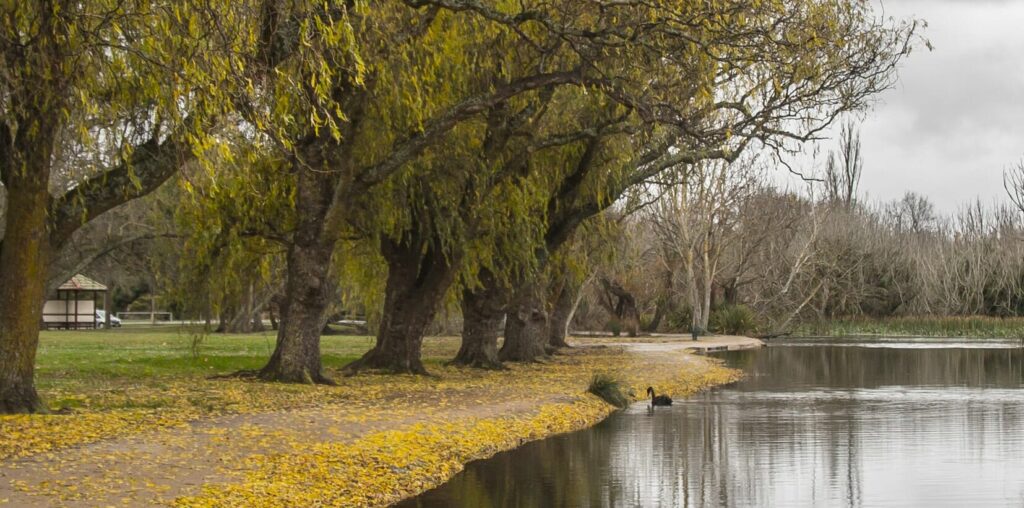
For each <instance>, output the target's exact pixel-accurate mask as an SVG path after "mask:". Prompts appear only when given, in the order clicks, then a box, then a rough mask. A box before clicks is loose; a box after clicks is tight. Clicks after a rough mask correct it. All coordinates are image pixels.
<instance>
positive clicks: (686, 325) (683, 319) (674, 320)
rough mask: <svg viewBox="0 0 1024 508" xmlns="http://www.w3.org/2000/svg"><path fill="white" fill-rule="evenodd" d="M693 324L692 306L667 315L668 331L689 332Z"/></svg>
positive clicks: (674, 310) (675, 310) (676, 309)
mask: <svg viewBox="0 0 1024 508" xmlns="http://www.w3.org/2000/svg"><path fill="white" fill-rule="evenodd" d="M692 324H693V310H691V309H690V306H688V305H687V306H685V307H681V308H675V309H672V310H670V311H668V312H667V313H665V324H664V328H665V329H666V330H670V331H674V332H681V331H688V330H689V329H690V325H692Z"/></svg>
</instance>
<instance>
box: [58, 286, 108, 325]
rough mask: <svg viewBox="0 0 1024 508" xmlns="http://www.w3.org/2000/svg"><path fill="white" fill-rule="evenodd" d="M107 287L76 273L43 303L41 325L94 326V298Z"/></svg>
mask: <svg viewBox="0 0 1024 508" xmlns="http://www.w3.org/2000/svg"><path fill="white" fill-rule="evenodd" d="M106 291H107V287H106V286H104V285H103V284H100V283H99V282H96V281H94V280H92V279H90V278H89V277H86V276H85V275H82V274H78V275H75V276H74V277H71V279H69V280H68V281H67V282H65V283H63V284H61V285H60V287H59V288H57V295H56V298H53V299H48V300H46V303H45V304H44V305H43V326H45V327H46V328H63V329H66V330H78V329H82V328H96V300H97V298H98V297H100V295H102V294H103V293H105V292H106Z"/></svg>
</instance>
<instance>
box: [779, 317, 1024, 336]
mask: <svg viewBox="0 0 1024 508" xmlns="http://www.w3.org/2000/svg"><path fill="white" fill-rule="evenodd" d="M793 335H794V336H797V337H840V336H851V335H875V336H895V337H968V338H1013V339H1016V338H1020V337H1024V318H1020V317H1015V318H997V317H989V316H968V317H958V316H949V317H942V316H904V317H891V318H881V319H876V318H843V319H834V320H831V321H823V322H817V323H805V324H802V325H799V326H797V327H796V328H795V329H794V330H793Z"/></svg>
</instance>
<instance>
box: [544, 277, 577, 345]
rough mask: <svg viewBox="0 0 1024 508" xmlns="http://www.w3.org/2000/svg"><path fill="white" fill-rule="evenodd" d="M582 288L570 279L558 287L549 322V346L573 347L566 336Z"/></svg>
mask: <svg viewBox="0 0 1024 508" xmlns="http://www.w3.org/2000/svg"><path fill="white" fill-rule="evenodd" d="M580 289H581V288H579V287H577V286H576V285H575V284H572V283H571V282H569V281H565V282H564V283H563V284H561V287H560V288H558V292H557V294H556V295H555V297H554V305H552V306H551V320H550V322H549V323H548V345H549V346H551V347H553V348H556V349H557V348H567V347H571V346H569V343H568V342H566V341H565V337H566V336H567V335H568V334H569V320H570V319H571V318H572V315H573V311H574V310H575V309H576V294H577V293H579V292H580Z"/></svg>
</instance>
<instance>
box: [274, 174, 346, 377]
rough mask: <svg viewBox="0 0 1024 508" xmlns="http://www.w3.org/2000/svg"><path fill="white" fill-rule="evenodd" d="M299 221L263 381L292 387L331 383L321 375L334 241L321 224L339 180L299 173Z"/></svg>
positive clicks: (331, 292) (330, 175)
mask: <svg viewBox="0 0 1024 508" xmlns="http://www.w3.org/2000/svg"><path fill="white" fill-rule="evenodd" d="M297 187H298V188H297V190H298V197H297V199H296V205H295V206H296V212H297V214H296V215H297V216H298V218H299V222H298V225H297V226H296V230H295V235H294V239H293V241H292V244H291V246H289V248H288V271H287V281H286V283H285V295H284V299H283V306H282V308H281V325H280V327H279V328H278V330H277V346H276V347H275V348H274V354H273V355H272V356H271V357H270V361H269V362H267V365H266V366H264V367H263V369H262V370H260V373H259V377H260V378H261V379H264V380H267V381H284V382H289V383H326V384H329V383H330V382H331V380H330V379H328V378H327V377H326V376H324V375H323V372H322V369H323V367H322V364H321V359H320V332H321V330H322V329H323V326H324V313H325V311H326V309H327V304H328V302H329V301H330V297H331V294H333V285H332V284H330V283H329V276H330V266H331V254H332V253H333V252H334V244H335V242H336V240H335V239H334V238H324V235H323V229H322V224H323V220H324V217H326V215H327V212H328V209H329V208H330V205H331V199H332V193H333V190H334V176H333V175H332V174H331V173H325V172H318V171H311V170H309V169H303V170H301V171H299V173H298V179H297Z"/></svg>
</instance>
